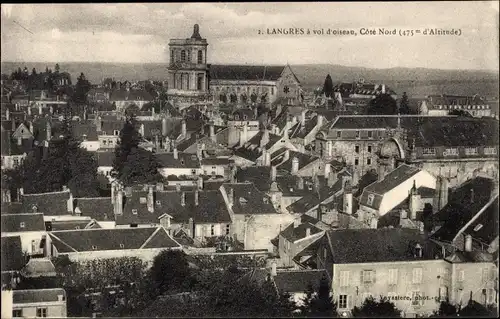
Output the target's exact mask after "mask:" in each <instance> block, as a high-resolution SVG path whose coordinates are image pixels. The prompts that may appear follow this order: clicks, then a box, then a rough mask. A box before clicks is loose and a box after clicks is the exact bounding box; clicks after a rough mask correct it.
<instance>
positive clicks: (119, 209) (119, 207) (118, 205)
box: [114, 188, 123, 215]
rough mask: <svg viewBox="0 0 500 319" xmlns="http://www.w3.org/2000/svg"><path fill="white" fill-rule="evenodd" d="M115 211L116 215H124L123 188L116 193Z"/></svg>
mask: <svg viewBox="0 0 500 319" xmlns="http://www.w3.org/2000/svg"><path fill="white" fill-rule="evenodd" d="M114 210H115V215H122V214H123V190H122V189H121V188H120V189H118V191H117V192H116V198H115V206H114Z"/></svg>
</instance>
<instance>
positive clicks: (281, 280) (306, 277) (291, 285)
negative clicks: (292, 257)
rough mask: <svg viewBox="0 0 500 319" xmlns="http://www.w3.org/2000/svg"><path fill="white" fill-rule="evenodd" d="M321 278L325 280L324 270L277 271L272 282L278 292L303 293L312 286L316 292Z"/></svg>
mask: <svg viewBox="0 0 500 319" xmlns="http://www.w3.org/2000/svg"><path fill="white" fill-rule="evenodd" d="M323 278H325V279H326V278H327V274H326V271H325V270H324V269H308V270H289V271H278V272H277V273H276V276H275V277H273V280H274V283H275V284H276V288H278V290H279V291H280V292H288V293H295V292H302V293H303V292H305V291H306V290H307V289H308V288H309V286H312V288H313V289H314V291H317V290H318V288H319V286H320V284H321V280H322V279H323Z"/></svg>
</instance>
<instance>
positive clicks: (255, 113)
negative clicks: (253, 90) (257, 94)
mask: <svg viewBox="0 0 500 319" xmlns="http://www.w3.org/2000/svg"><path fill="white" fill-rule="evenodd" d="M258 117H259V112H258V110H257V107H254V108H253V118H254V119H255V120H256V119H257V118H258Z"/></svg>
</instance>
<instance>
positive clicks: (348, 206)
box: [343, 181, 352, 215]
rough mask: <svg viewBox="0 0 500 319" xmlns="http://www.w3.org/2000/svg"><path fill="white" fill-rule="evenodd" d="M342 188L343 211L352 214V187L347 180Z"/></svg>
mask: <svg viewBox="0 0 500 319" xmlns="http://www.w3.org/2000/svg"><path fill="white" fill-rule="evenodd" d="M347 184H348V185H346V186H345V188H344V195H343V196H344V213H346V214H348V215H352V189H351V186H350V183H349V181H348V182H347Z"/></svg>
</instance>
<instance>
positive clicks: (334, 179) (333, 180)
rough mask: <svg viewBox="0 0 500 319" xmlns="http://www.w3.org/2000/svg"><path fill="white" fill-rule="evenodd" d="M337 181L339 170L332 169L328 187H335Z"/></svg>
mask: <svg viewBox="0 0 500 319" xmlns="http://www.w3.org/2000/svg"><path fill="white" fill-rule="evenodd" d="M336 182H337V172H335V171H334V170H331V171H330V174H328V180H327V183H328V187H333V185H335V183H336Z"/></svg>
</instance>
